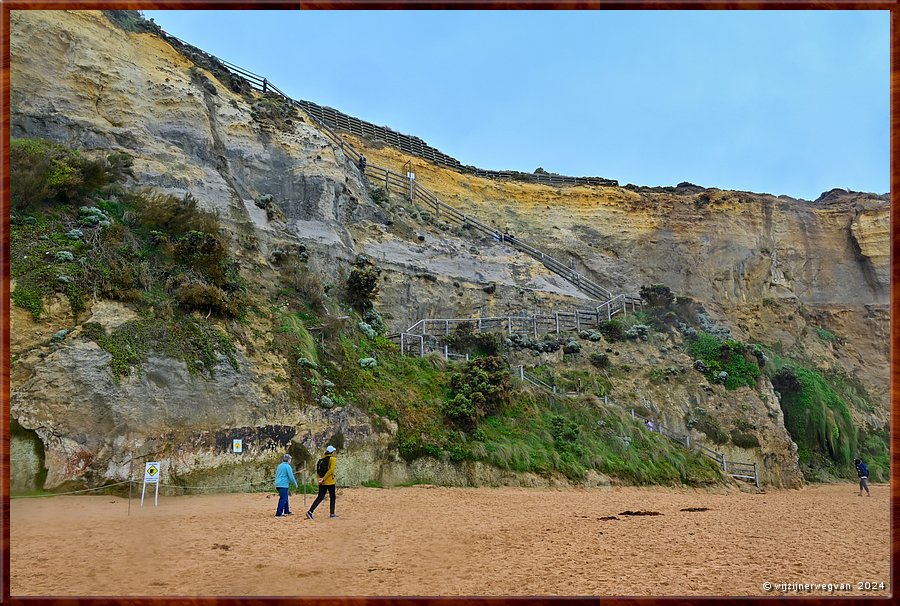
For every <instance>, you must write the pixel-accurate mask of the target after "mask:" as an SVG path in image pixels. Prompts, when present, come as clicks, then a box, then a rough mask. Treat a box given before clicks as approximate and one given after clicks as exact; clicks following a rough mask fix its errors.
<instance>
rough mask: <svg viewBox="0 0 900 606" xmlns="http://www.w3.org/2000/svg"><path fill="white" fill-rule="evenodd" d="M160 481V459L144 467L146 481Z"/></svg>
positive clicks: (151, 482) (152, 482)
mask: <svg viewBox="0 0 900 606" xmlns="http://www.w3.org/2000/svg"><path fill="white" fill-rule="evenodd" d="M157 482H159V461H155V462H153V463H147V465H146V466H145V467H144V483H145V484H156V483H157Z"/></svg>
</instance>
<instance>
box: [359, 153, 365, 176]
mask: <svg viewBox="0 0 900 606" xmlns="http://www.w3.org/2000/svg"><path fill="white" fill-rule="evenodd" d="M359 172H360V173H361V174H363V175H365V174H366V157H365V156H360V157H359Z"/></svg>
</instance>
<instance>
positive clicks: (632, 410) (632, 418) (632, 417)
mask: <svg viewBox="0 0 900 606" xmlns="http://www.w3.org/2000/svg"><path fill="white" fill-rule="evenodd" d="M631 420H632V421H636V420H637V419H635V418H634V409H633V408H632V409H631Z"/></svg>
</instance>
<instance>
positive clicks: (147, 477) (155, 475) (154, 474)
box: [141, 461, 160, 507]
mask: <svg viewBox="0 0 900 606" xmlns="http://www.w3.org/2000/svg"><path fill="white" fill-rule="evenodd" d="M159 470H160V466H159V461H153V462H151V463H147V464H146V465H144V485H143V487H141V507H143V506H144V493H145V492H146V491H147V484H153V485H154V486H156V492H155V494H154V495H153V505H154V506H156V505H159Z"/></svg>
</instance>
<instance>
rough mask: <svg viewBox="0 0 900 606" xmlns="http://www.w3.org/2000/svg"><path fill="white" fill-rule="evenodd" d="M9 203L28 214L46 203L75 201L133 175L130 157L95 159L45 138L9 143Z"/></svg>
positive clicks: (116, 154)
mask: <svg viewBox="0 0 900 606" xmlns="http://www.w3.org/2000/svg"><path fill="white" fill-rule="evenodd" d="M9 155H10V158H9V159H10V203H11V209H12V210H13V211H29V210H33V209H36V208H38V207H39V206H40V205H41V204H43V203H49V202H72V201H76V200H77V199H79V198H81V197H84V196H87V195H89V194H91V193H94V192H97V191H100V190H102V189H103V188H106V187H107V186H110V185H112V184H115V183H119V182H122V181H124V179H125V177H126V176H127V175H131V176H133V174H132V172H131V162H132V161H131V157H130V156H128V155H127V154H120V153H115V154H109V155H108V156H106V157H105V158H98V159H92V158H88V157H86V156H83V155H82V154H81V153H79V152H78V151H77V150H72V149H69V148H67V147H64V146H62V145H59V144H58V143H53V142H51V141H47V140H44V139H17V138H12V139H11V140H10V154H9Z"/></svg>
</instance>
